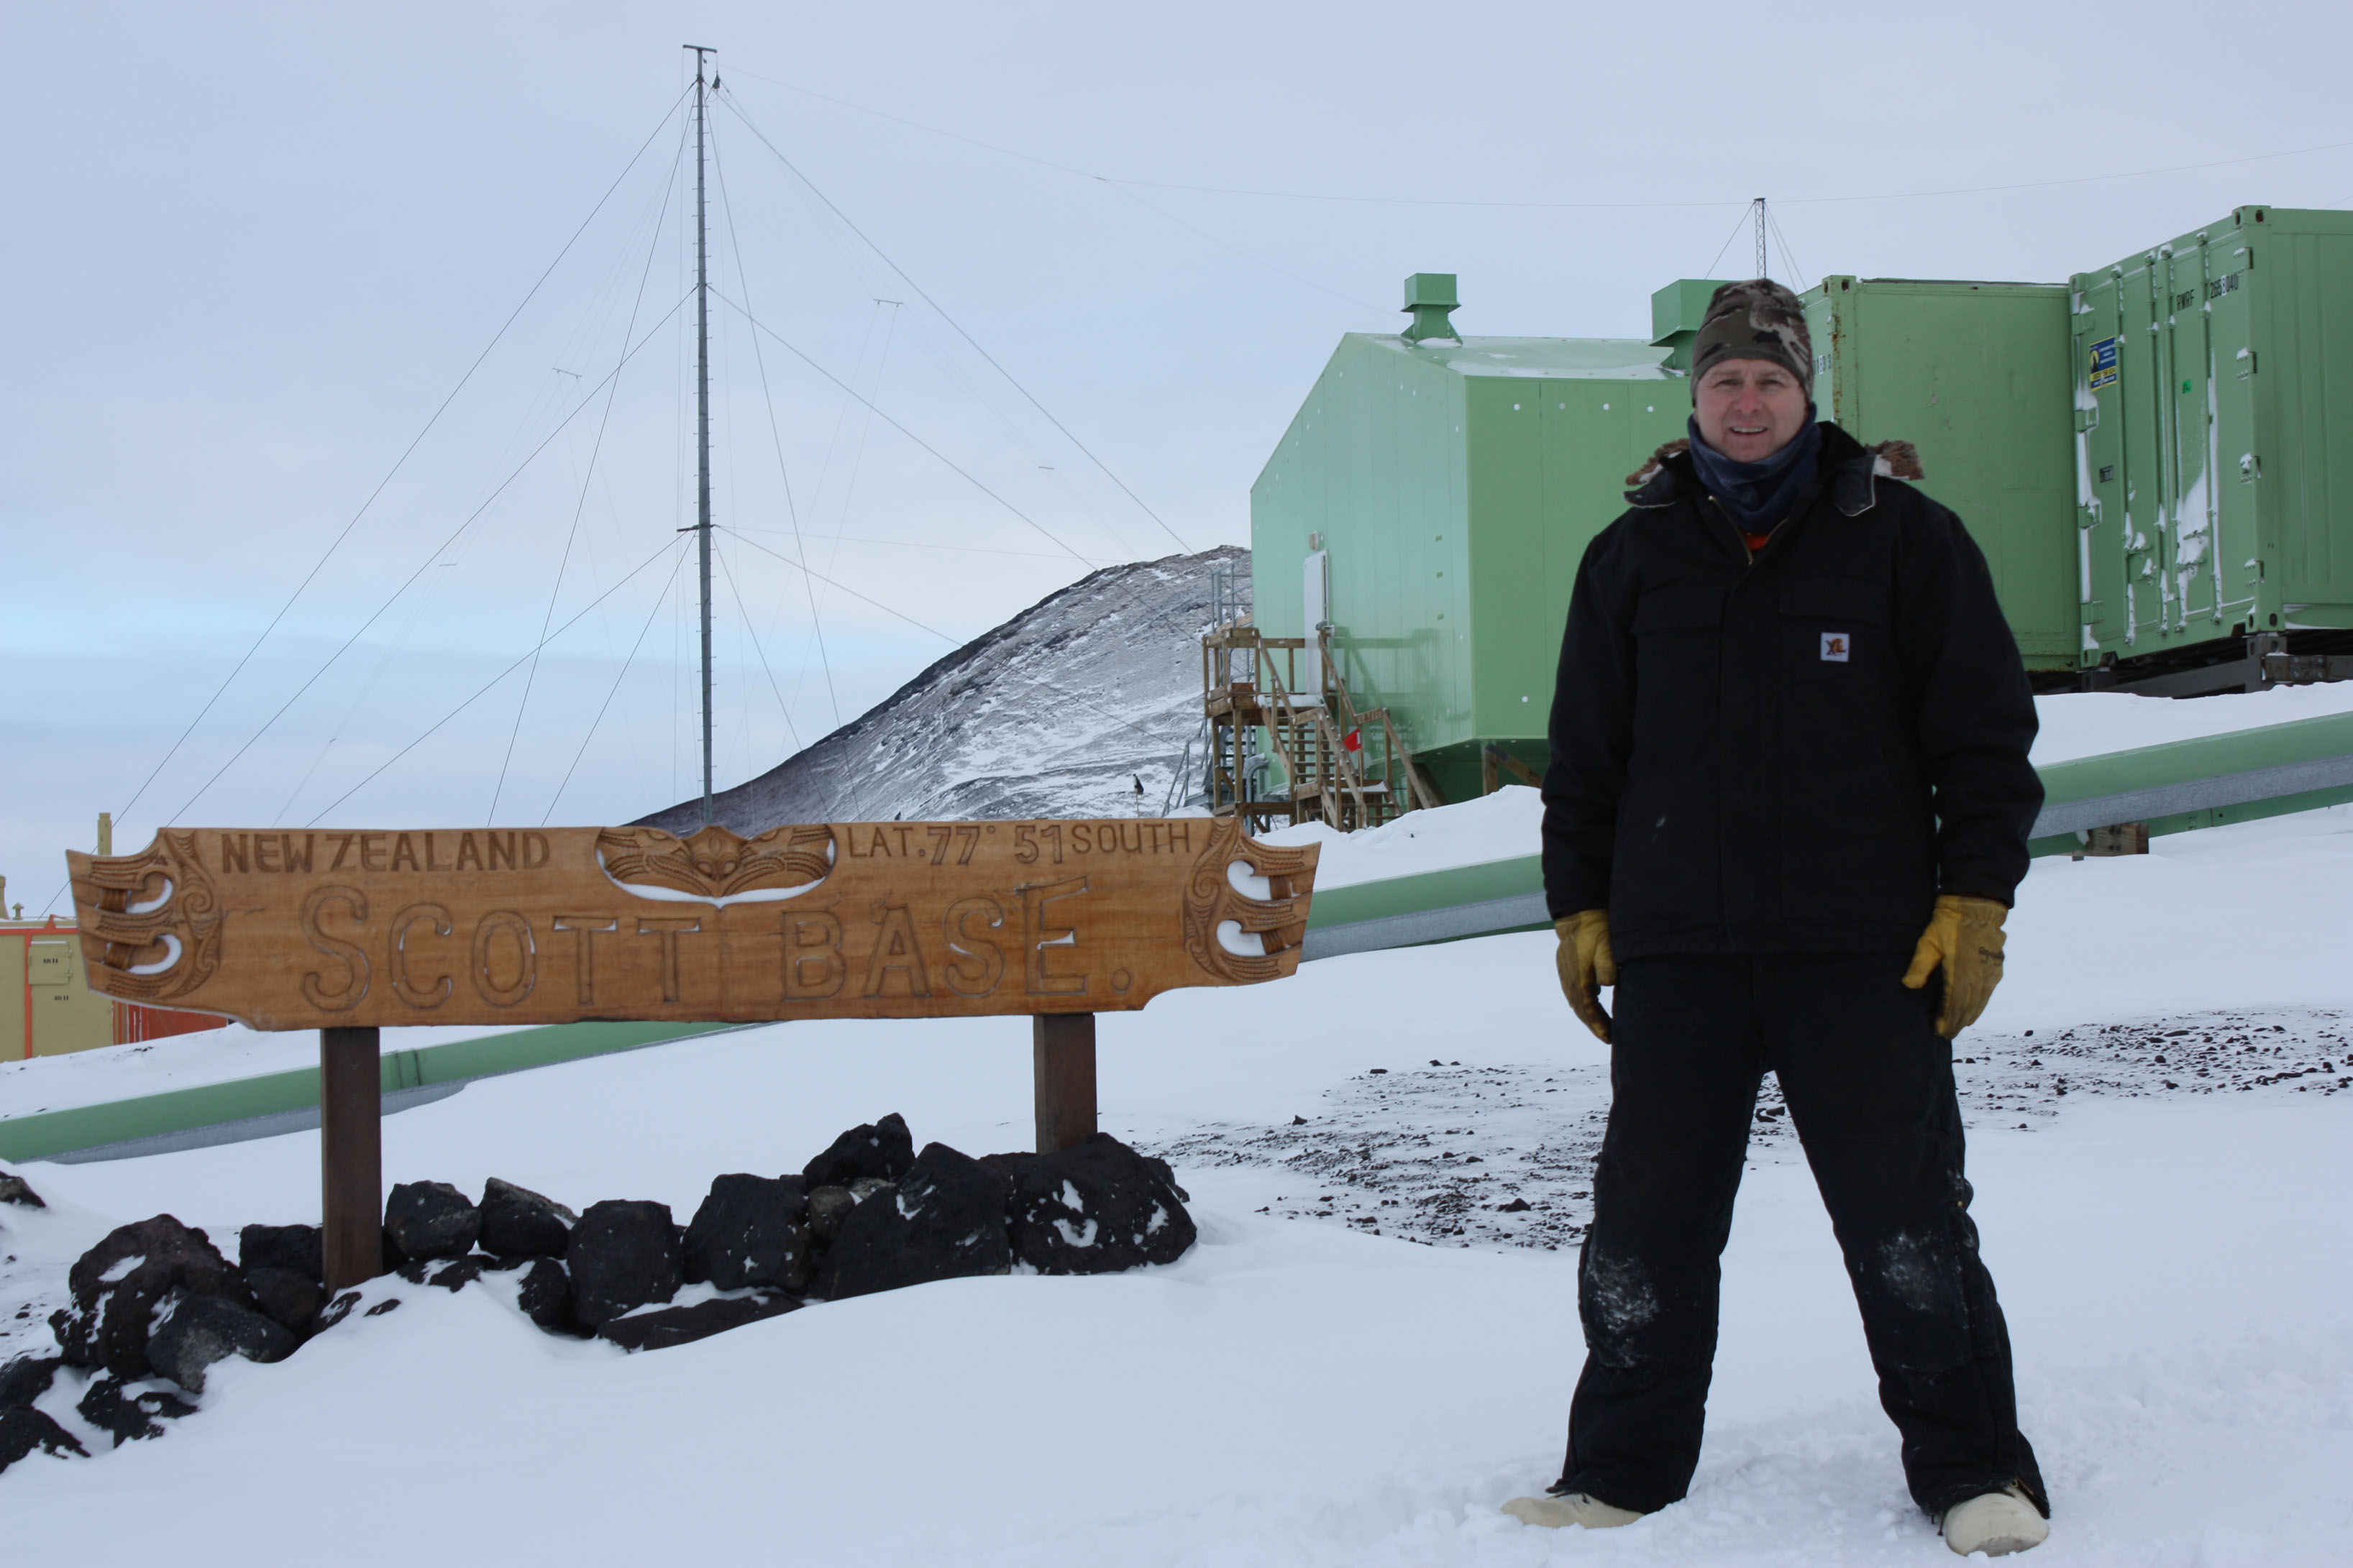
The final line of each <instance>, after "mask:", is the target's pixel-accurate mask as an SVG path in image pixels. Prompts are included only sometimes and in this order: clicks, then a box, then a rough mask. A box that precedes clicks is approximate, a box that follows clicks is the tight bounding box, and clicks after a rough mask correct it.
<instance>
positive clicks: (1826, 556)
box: [1544, 424, 2042, 959]
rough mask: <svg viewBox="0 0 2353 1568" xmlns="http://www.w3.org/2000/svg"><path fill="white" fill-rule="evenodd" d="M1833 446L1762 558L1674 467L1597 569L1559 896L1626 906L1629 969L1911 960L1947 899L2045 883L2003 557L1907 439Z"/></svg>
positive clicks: (1559, 900) (1568, 744)
mask: <svg viewBox="0 0 2353 1568" xmlns="http://www.w3.org/2000/svg"><path fill="white" fill-rule="evenodd" d="M1822 437H1823V440H1822V449H1821V458H1820V468H1819V478H1818V479H1817V480H1816V481H1815V482H1814V483H1812V484H1811V485H1810V486H1808V487H1807V488H1805V489H1802V490H1801V491H1800V493H1799V500H1798V502H1797V505H1796V507H1795V509H1794V510H1792V512H1791V514H1790V519H1789V521H1787V522H1784V523H1783V524H1782V525H1781V526H1780V527H1779V528H1778V530H1777V531H1775V533H1774V535H1773V537H1772V539H1771V540H1770V541H1769V542H1767V544H1766V546H1765V548H1764V549H1762V550H1760V551H1757V552H1754V553H1753V554H1752V553H1751V552H1750V551H1749V549H1748V546H1747V544H1746V542H1745V541H1744V540H1743V539H1742V537H1741V534H1740V531H1739V530H1738V529H1737V528H1736V527H1735V526H1734V524H1733V522H1732V520H1731V519H1730V517H1728V516H1727V515H1726V514H1725V512H1724V511H1723V510H1722V509H1720V508H1719V507H1718V506H1717V505H1716V504H1715V500H1713V499H1712V498H1710V497H1708V496H1707V495H1706V494H1705V493H1704V490H1703V489H1702V488H1701V486H1700V484H1699V482H1698V480H1697V479H1696V478H1695V477H1694V474H1693V471H1692V466H1691V459H1690V458H1689V456H1688V455H1687V454H1684V453H1683V452H1681V451H1674V452H1673V453H1672V455H1669V454H1668V449H1666V448H1662V460H1661V461H1659V462H1658V463H1657V464H1656V465H1655V472H1654V473H1652V474H1651V477H1650V478H1649V479H1648V482H1647V483H1644V484H1642V486H1641V489H1636V490H1633V491H1631V492H1630V493H1629V494H1628V496H1627V500H1629V501H1630V502H1631V503H1632V505H1631V506H1630V509H1629V510H1627V511H1626V513H1625V514H1624V515H1623V516H1621V517H1620V518H1619V519H1618V521H1615V522H1613V523H1611V524H1610V525H1609V527H1608V528H1607V529H1604V530H1603V531H1601V533H1600V534H1599V535H1598V536H1597V537H1596V538H1595V539H1594V541H1593V542H1592V543H1591V544H1590V545H1589V546H1588V548H1587V550H1586V552H1585V559H1584V561H1583V563H1581V564H1580V565H1579V566H1578V568H1577V584H1576V588H1575V591H1574V593H1573V595H1572V596H1571V598H1570V601H1569V610H1568V626H1567V634H1566V635H1565V637H1563V638H1562V642H1561V650H1560V673H1559V676H1558V679H1556V682H1555V685H1554V688H1553V706H1552V727H1551V738H1552V762H1551V766H1550V768H1549V769H1548V770H1547V772H1546V775H1545V785H1544V800H1545V817H1544V877H1545V896H1546V901H1547V902H1548V903H1549V905H1550V907H1551V910H1552V913H1553V917H1554V918H1555V919H1558V918H1560V917H1561V916H1563V915H1567V914H1572V913H1575V912H1577V911H1578V910H1588V909H1600V908H1603V907H1607V908H1608V909H1609V931H1610V942H1611V947H1612V950H1613V952H1615V954H1616V956H1617V957H1619V958H1620V959H1629V958H1639V957H1641V956H1643V955H1644V954H1649V953H1665V952H1708V953H1752V952H1753V953H1762V952H1875V951H1883V950H1884V951H1889V952H1897V951H1906V952H1908V951H1909V950H1910V949H1911V947H1912V946H1913V944H1914V942H1915V941H1917V939H1918V938H1919V935H1920V932H1921V930H1922V928H1923V927H1925V926H1926V923H1927V920H1928V916H1929V913H1930V910H1931V907H1932V906H1933V904H1934V903H1935V901H1936V894H1937V893H1938V892H1940V891H1941V892H1951V893H1968V894H1973V895H1975V896H1977V897H1979V898H1987V899H1993V900H1999V901H2000V902H2001V903H2004V904H2007V903H2009V902H2010V896H2011V894H2012V892H2013V891H2014V890H2015V889H2016V888H2017V886H2018V882H2019V879H2021V877H2023V876H2024V875H2025V874H2026V864H2027V854H2026V839H2027V832H2028V829H2029V828H2030V827H2031V826H2032V824H2033V821H2034V817H2035V814H2036V813H2037V812H2038V811H2039V810H2040V809H2041V807H2042V781H2041V780H2040V779H2039V778H2038V777H2037V776H2036V774H2035V772H2034V769H2033V768H2032V766H2031V765H2030V764H2029V763H2028V762H2027V760H2026V754H2027V749H2028V748H2029V746H2031V744H2032V743H2033V740H2034V730H2035V718H2034V702H2033V698H2032V695H2031V692H2030V690H2029V689H2028V686H2027V681H2026V672H2025V669H2024V668H2023V667H2022V666H2021V662H2020V659H2019V654H2018V645H2017V642H2016V641H2015V639H2013V638H2012V637H2011V636H2010V626H2009V623H2008V622H2006V621H2005V620H2004V619H2003V618H2002V614H2001V608H2000V605H1998V604H1997V603H1996V602H1995V600H1994V591H1993V580H1992V577H1991V576H1990V574H1989V573H1988V572H1987V570H1986V563H1985V557H1984V556H1983V555H1982V554H1981V553H1979V552H1978V547H1977V545H1976V544H1975V543H1974V542H1972V541H1971V540H1970V538H1969V536H1968V532H1967V531H1965V530H1963V528H1962V527H1961V522H1960V519H1958V518H1957V517H1955V516H1954V515H1953V514H1952V513H1951V512H1950V511H1948V510H1946V509H1945V508H1944V507H1942V506H1939V505H1937V504H1936V502H1935V501H1933V500H1929V499H1928V498H1927V497H1926V496H1925V495H1923V494H1921V493H1920V492H1919V491H1918V490H1916V489H1913V488H1912V487H1911V486H1910V485H1908V484H1905V483H1902V482H1900V481H1898V480H1896V479H1893V478H1892V477H1890V476H1891V475H1892V474H1893V473H1894V472H1896V471H1898V470H1897V468H1895V467H1893V466H1891V463H1890V461H1889V458H1888V457H1887V456H1886V455H1885V454H1886V453H1887V452H1888V451H1890V450H1893V449H1894V445H1895V444H1892V443H1891V444H1890V447H1885V448H1879V449H1867V448H1865V447H1862V445H1861V444H1860V443H1858V442H1857V441H1856V440H1855V439H1854V437H1852V436H1849V435H1848V434H1847V433H1846V432H1845V431H1844V430H1841V429H1840V428H1839V427H1838V426H1835V425H1831V424H1825V425H1824V426H1822ZM1908 455H1909V452H1908V448H1904V449H1903V456H1905V457H1908ZM1910 471H1914V472H1916V469H1913V470H1910ZM1638 477H1639V476H1638Z"/></svg>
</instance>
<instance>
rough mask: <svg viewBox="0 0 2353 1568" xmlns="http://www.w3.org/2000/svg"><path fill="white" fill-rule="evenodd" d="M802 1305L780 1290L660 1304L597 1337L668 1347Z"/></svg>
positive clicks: (626, 1345) (628, 1347)
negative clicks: (677, 1304)
mask: <svg viewBox="0 0 2353 1568" xmlns="http://www.w3.org/2000/svg"><path fill="white" fill-rule="evenodd" d="M799 1305H800V1302H799V1301H798V1300H797V1299H795V1298H793V1297H791V1296H787V1295H786V1294H784V1293H783V1292H781V1291H777V1292H775V1293H771V1292H768V1291H765V1290H764V1291H760V1292H757V1293H755V1294H754V1295H750V1296H721V1297H717V1298H715V1299H713V1300H709V1301H697V1302H696V1303H695V1304H694V1305H693V1306H691V1307H660V1308H657V1309H655V1310H653V1311H650V1312H637V1313H633V1314H631V1315H630V1316H628V1317H626V1318H616V1319H614V1320H613V1321H611V1322H608V1323H607V1324H606V1325H605V1326H604V1327H602V1328H600V1329H598V1330H597V1331H596V1337H597V1338H598V1339H601V1340H610V1341H611V1342H613V1343H615V1344H617V1345H618V1346H620V1347H621V1348H622V1349H623V1350H625V1351H659V1350H667V1349H669V1348H670V1346H672V1345H683V1344H690V1343H691V1342H694V1341H696V1340H707V1339H709V1338H710V1337H711V1336H712V1335H713V1334H720V1333H725V1332H726V1331H728V1330H729V1329H740V1328H742V1327H743V1326H744V1324H746V1323H756V1322H758V1321H760V1320H761V1319H763V1318H775V1317H780V1316H782V1315H783V1314H785V1313H786V1312H789V1311H791V1310H793V1309H794V1308H796V1307H797V1306H799Z"/></svg>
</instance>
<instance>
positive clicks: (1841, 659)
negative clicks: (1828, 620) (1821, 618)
mask: <svg viewBox="0 0 2353 1568" xmlns="http://www.w3.org/2000/svg"><path fill="white" fill-rule="evenodd" d="M1853 646H1854V639H1853V638H1852V637H1849V636H1848V635H1847V634H1846V633H1844V632H1824V633H1823V634H1822V658H1823V659H1824V660H1825V661H1826V662H1828V663H1831V664H1844V663H1845V662H1846V656H1847V652H1848V650H1849V649H1850V648H1852V647H1853Z"/></svg>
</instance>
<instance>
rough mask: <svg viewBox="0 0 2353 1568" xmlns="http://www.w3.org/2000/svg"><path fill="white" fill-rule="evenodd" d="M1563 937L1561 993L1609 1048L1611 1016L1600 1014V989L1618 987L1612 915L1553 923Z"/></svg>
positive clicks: (1593, 913) (1596, 913)
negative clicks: (1611, 943)
mask: <svg viewBox="0 0 2353 1568" xmlns="http://www.w3.org/2000/svg"><path fill="white" fill-rule="evenodd" d="M1552 929H1553V930H1555V931H1558V932H1559V933H1560V952H1558V953H1557V954H1556V955H1555V958H1554V962H1555V963H1557V964H1558V965H1559V966H1560V989H1561V992H1562V994H1565V995H1566V996H1567V998H1568V1005H1569V1008H1570V1010H1571V1011H1573V1012H1575V1013H1576V1015H1577V1017H1578V1019H1579V1020H1581V1021H1582V1022H1583V1023H1584V1025H1585V1026H1586V1027H1587V1028H1588V1029H1590V1030H1592V1031H1593V1037H1594V1038H1595V1039H1597V1040H1599V1041H1601V1042H1602V1043H1603V1044H1605V1045H1607V1044H1608V1043H1609V1014H1607V1013H1605V1012H1603V1011H1602V1010H1601V987H1602V986H1604V985H1615V984H1618V961H1617V960H1616V959H1614V958H1612V957H1610V956H1609V910H1578V911H1577V913H1576V914H1573V915H1568V916H1566V917H1564V918H1562V919H1560V920H1556V921H1553V922H1552Z"/></svg>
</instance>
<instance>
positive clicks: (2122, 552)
mask: <svg viewBox="0 0 2353 1568" xmlns="http://www.w3.org/2000/svg"><path fill="white" fill-rule="evenodd" d="M2075 289H2076V305H2075V317H2074V321H2075V332H2074V338H2075V428H2076V437H2075V453H2076V458H2075V470H2076V486H2075V502H2076V511H2075V521H2076V526H2077V530H2078V531H2077V536H2076V586H2077V588H2078V590H2079V592H2080V593H2081V595H2082V596H2083V616H2084V652H2085V653H2086V654H2087V655H2090V654H2101V653H2114V654H2119V655H2121V654H2122V653H2123V652H2124V651H2125V648H2126V628H2127V621H2126V614H2125V566H2126V553H2127V547H2128V546H2129V544H2130V542H2131V537H2132V529H2131V521H2130V519H2129V517H2128V515H2127V510H2126V505H2125V447H2126V420H2125V412H2124V401H2125V400H2124V371H2123V365H2124V361H2125V359H2126V347H2125V342H2124V307H2123V304H2122V294H2123V280H2122V279H2121V278H2120V277H2119V276H2118V275H2117V274H2116V273H2114V272H2098V273H2089V274H2086V275H2084V276H2083V277H2081V278H2078V279H2075Z"/></svg>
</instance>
